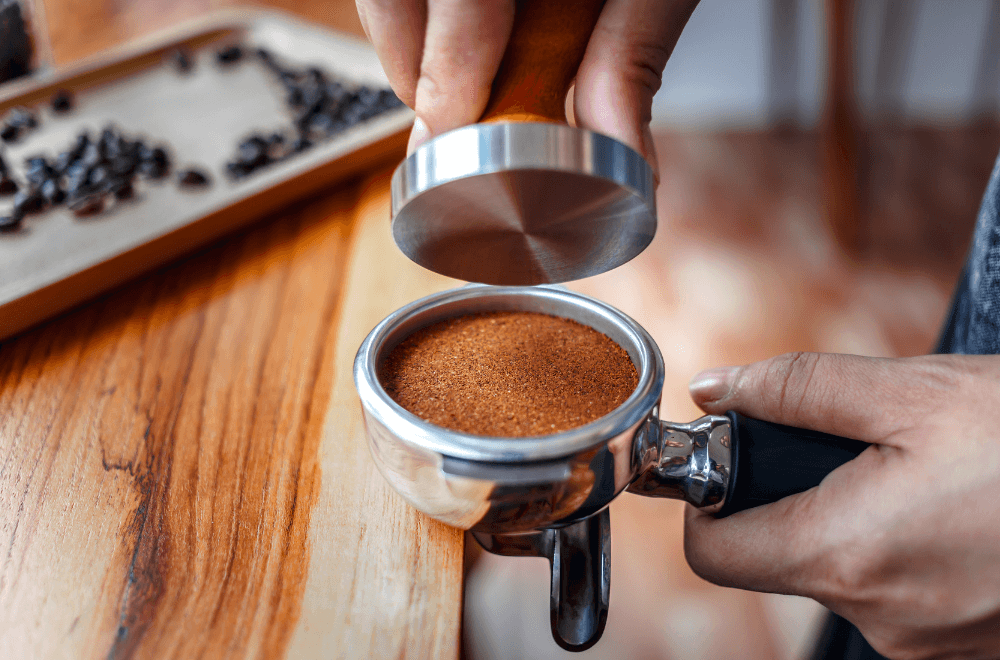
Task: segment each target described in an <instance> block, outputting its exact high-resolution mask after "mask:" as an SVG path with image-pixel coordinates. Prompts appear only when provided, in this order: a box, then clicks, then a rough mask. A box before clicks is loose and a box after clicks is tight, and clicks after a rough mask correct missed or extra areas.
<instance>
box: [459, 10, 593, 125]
mask: <svg viewBox="0 0 1000 660" xmlns="http://www.w3.org/2000/svg"><path fill="white" fill-rule="evenodd" d="M603 7H604V0H517V8H516V10H515V13H514V27H513V29H512V30H511V34H510V41H509V42H508V44H507V50H506V51H505V52H504V54H503V60H502V61H501V62H500V70H499V71H497V75H496V78H494V80H493V90H492V91H491V92H490V100H489V101H488V102H487V104H486V110H485V111H484V112H483V116H482V118H480V120H479V121H481V122H482V121H486V122H501V121H540V122H550V123H559V124H565V123H566V94H567V93H568V92H569V88H570V85H572V84H573V79H574V78H575V77H576V72H577V69H579V68H580V62H582V61H583V54H584V52H585V51H586V50H587V43H588V42H589V41H590V35H591V33H592V32H593V31H594V26H595V25H597V17H598V16H600V14H601V9H603Z"/></svg>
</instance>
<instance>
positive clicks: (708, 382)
mask: <svg viewBox="0 0 1000 660" xmlns="http://www.w3.org/2000/svg"><path fill="white" fill-rule="evenodd" d="M739 370H740V368H739V367H718V368H716V369H706V370H705V371H702V372H699V373H697V374H695V376H694V378H692V379H691V382H690V383H688V391H689V392H691V398H693V399H694V400H695V402H698V403H708V402H711V401H719V400H720V399H724V398H726V397H727V396H729V393H730V392H731V391H732V389H733V384H734V383H735V382H736V374H737V373H738V372H739Z"/></svg>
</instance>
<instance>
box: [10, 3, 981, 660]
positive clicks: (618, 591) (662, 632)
mask: <svg viewBox="0 0 1000 660" xmlns="http://www.w3.org/2000/svg"><path fill="white" fill-rule="evenodd" d="M5 1H6V0H4V1H0V5H2V4H5ZM31 4H33V13H34V15H35V16H36V18H37V19H38V20H37V21H36V22H37V23H39V25H38V35H39V38H40V40H41V41H42V43H41V44H40V48H41V51H40V52H42V53H43V58H42V59H43V60H45V61H46V62H50V63H54V64H55V65H61V64H66V63H68V62H71V61H73V60H76V59H79V58H81V57H85V56H88V55H91V54H94V53H96V52H99V51H101V50H103V49H105V48H108V47H111V46H114V45H116V44H119V43H121V42H123V41H126V40H129V39H133V38H136V37H139V36H141V35H143V34H146V33H148V32H151V31H154V30H156V29H159V28H163V27H166V26H169V25H171V24H174V23H176V22H178V21H180V20H183V19H188V18H193V17H196V16H198V15H200V14H202V13H205V12H207V11H209V10H211V9H213V8H217V7H220V6H232V5H235V4H240V3H239V2H224V1H221V0H130V1H129V2H120V1H119V0H94V1H89V2H80V1H79V0H45V2H44V3H43V2H42V1H41V0H37V1H36V2H34V3H29V6H30V5H31ZM263 4H266V5H267V6H271V7H275V8H278V9H282V10H285V11H289V12H293V13H296V14H299V15H301V16H304V17H305V18H308V19H310V20H314V21H317V22H319V23H322V24H325V25H328V26H330V27H332V28H335V29H338V30H343V31H346V32H350V33H353V34H356V35H359V36H362V37H363V33H362V31H361V26H360V23H359V22H358V19H357V14H356V11H355V7H354V3H353V2H352V1H351V0H274V1H273V2H266V3H263ZM636 20H641V17H636ZM80 24H86V25H87V29H86V30H81V29H79V27H78V26H79V25H80ZM46 33H47V35H48V36H45V35H46ZM49 44H51V48H50V46H49ZM42 63H43V64H44V63H45V62H42ZM998 104H1000V2H997V1H993V0H854V1H850V0H702V3H701V5H700V7H699V8H698V9H697V10H696V11H695V13H694V16H693V17H692V19H691V22H690V24H689V26H688V28H687V30H686V31H685V32H684V34H683V36H682V37H681V40H680V42H679V43H678V46H677V49H676V51H675V53H674V55H673V57H672V59H671V61H670V63H669V64H668V66H667V69H666V72H665V74H664V81H663V87H662V89H661V91H660V93H659V94H658V96H657V99H656V104H655V107H654V113H653V116H654V125H655V133H656V136H657V149H658V154H659V160H660V163H659V166H660V171H661V178H662V183H661V186H660V189H659V193H658V204H659V218H660V228H659V231H658V235H657V237H656V239H655V241H654V243H653V244H652V246H651V247H650V248H649V249H648V250H647V251H646V252H645V253H644V254H643V255H641V257H639V258H637V259H636V260H634V261H633V262H631V263H629V264H627V265H626V266H624V267H622V268H620V269H618V270H616V271H614V272H611V273H608V274H605V275H602V276H600V277H596V278H592V279H590V280H585V281H582V282H579V283H576V284H575V285H574V288H577V289H579V290H581V291H584V292H586V293H588V294H591V295H594V296H597V297H599V298H601V299H603V300H606V301H608V302H610V303H611V304H613V305H615V306H617V307H618V308H620V309H622V310H623V311H625V312H626V313H628V314H630V315H631V316H633V317H634V318H635V319H637V320H638V321H639V322H640V323H641V324H642V325H644V326H645V327H646V328H647V329H648V330H649V331H650V332H651V334H652V335H653V336H654V338H655V339H656V341H657V343H658V344H659V345H660V347H661V349H662V350H663V352H664V358H665V360H666V364H667V374H668V376H667V382H666V386H665V389H664V394H663V405H662V411H663V414H664V416H665V417H667V418H671V419H674V420H677V421H687V420H690V419H693V418H695V417H697V416H698V415H699V414H700V413H699V411H698V410H697V409H696V408H695V407H694V406H693V405H692V404H691V402H690V400H689V399H688V397H687V391H686V385H687V381H688V379H689V378H690V377H691V376H692V375H693V374H694V373H695V372H697V371H698V370H700V369H702V368H706V367H710V366H717V365H722V364H738V363H745V362H748V361H752V360H757V359H762V358H765V357H768V356H771V355H774V354H778V353H783V352H787V351H792V350H816V351H838V352H850V353H857V354H864V355H879V356H901V355H915V354H920V353H924V352H927V351H929V350H931V348H932V347H933V345H934V342H935V338H936V335H937V332H938V330H939V327H940V326H941V323H942V318H943V315H944V313H945V309H946V306H947V303H948V299H949V295H950V290H951V288H952V286H953V284H954V282H955V280H956V278H957V276H958V273H959V270H960V268H961V265H962V260H963V258H964V255H965V252H966V249H967V247H968V245H969V240H970V236H971V230H972V227H973V225H974V222H975V219H976V213H977V208H978V205H979V200H980V197H981V195H982V192H983V190H984V187H985V184H986V181H987V178H988V176H989V173H990V170H991V168H992V165H993V160H994V158H995V157H996V154H997V149H998V146H1000V126H998V116H997V108H998ZM682 517H683V506H682V505H680V504H677V503H673V502H666V501H662V502H661V501H654V500H650V499H643V498H638V497H634V496H624V497H622V498H619V500H618V501H616V502H615V504H614V505H613V506H612V525H613V527H614V533H613V538H614V547H613V561H612V567H613V568H612V572H613V580H612V582H613V589H612V595H611V599H612V602H611V614H610V619H609V623H608V628H607V632H606V633H605V637H604V640H603V641H602V642H601V643H600V644H599V645H598V646H597V647H595V648H594V649H592V650H590V651H588V652H587V653H585V654H582V655H579V656H577V657H580V658H581V659H582V658H620V657H630V658H636V659H649V660H653V659H668V658H686V659H688V660H698V659H701V658H706V659H707V658H713V659H722V658H745V659H757V658H761V659H763V658H768V659H771V658H777V659H786V658H787V659H791V658H801V657H807V656H808V651H809V649H810V648H811V645H812V643H813V640H814V638H815V635H816V633H817V626H818V623H819V621H820V619H821V617H822V614H823V613H822V609H821V608H820V607H819V606H818V605H817V604H815V603H813V602H812V601H808V600H806V599H800V598H793V597H780V596H771V595H760V594H752V593H745V592H739V591H733V590H727V589H721V588H717V587H713V586H712V585H709V584H707V583H705V582H703V581H702V580H700V579H699V578H697V577H696V576H694V575H693V574H692V573H691V572H690V570H689V569H688V568H687V565H686V563H685V561H684V556H683V549H682V536H681V533H682ZM468 545H469V547H468V549H467V581H466V604H465V619H464V640H465V642H464V647H465V648H464V654H465V656H466V657H467V658H469V659H470V660H487V659H493V658H553V657H561V656H567V657H568V656H569V654H565V653H564V652H562V651H561V650H559V649H558V648H557V647H556V645H555V644H554V642H552V640H551V637H550V634H549V630H548V612H547V610H548V568H547V564H546V562H545V561H544V560H531V559H509V558H500V557H494V556H490V555H486V554H484V553H482V552H479V551H477V549H476V547H475V546H474V544H473V543H472V542H471V541H470V543H469V544H468Z"/></svg>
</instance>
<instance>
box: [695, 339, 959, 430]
mask: <svg viewBox="0 0 1000 660" xmlns="http://www.w3.org/2000/svg"><path fill="white" fill-rule="evenodd" d="M960 383H961V378H960V374H959V373H958V372H957V371H956V370H955V369H954V368H953V361H952V360H950V359H949V356H926V357H920V358H904V359H884V358H869V357H860V356H856V355H839V354H832V353H789V354H787V355H781V356H778V357H775V358H771V359H770V360H764V361H763V362H756V363H754V364H750V365H747V366H745V367H724V368H720V369H711V370H708V371H703V372H701V373H699V374H697V375H696V376H695V377H694V378H692V379H691V382H690V384H689V386H688V387H689V389H690V391H691V397H692V398H693V399H694V401H695V403H697V404H698V405H699V406H700V407H701V408H702V409H703V410H705V411H706V412H709V413H722V412H725V411H727V410H735V411H737V412H740V413H743V414H744V415H748V416H750V417H755V418H758V419H762V420H765V421H769V422H777V423H779V424H787V425H789V426H795V427H800V428H806V429H812V430H815V431H822V432H824V433H833V434H835V435H842V436H845V437H848V438H854V439H856V440H863V441H865V442H873V443H879V444H885V443H889V444H896V445H898V444H899V442H901V441H903V440H906V439H907V438H908V437H909V436H910V435H911V434H909V433H907V431H910V430H912V429H915V428H918V427H919V425H920V423H921V421H922V420H923V419H925V418H926V417H927V415H929V414H930V413H931V412H933V411H935V410H937V409H938V408H940V407H941V406H942V405H947V403H948V401H953V400H954V397H955V396H956V395H957V392H958V389H959V386H960Z"/></svg>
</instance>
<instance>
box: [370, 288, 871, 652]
mask: <svg viewBox="0 0 1000 660" xmlns="http://www.w3.org/2000/svg"><path fill="white" fill-rule="evenodd" d="M492 311H529V312H541V313H543V314H551V315H554V316H561V317H564V318H570V319H573V320H575V321H578V322H580V323H583V324H585V325H588V326H590V327H592V328H594V329H595V330H597V331H599V332H602V333H604V334H605V335H607V336H608V337H610V338H611V339H613V340H614V341H615V342H617V343H618V345H619V346H621V347H622V348H623V349H624V350H625V352H626V353H628V356H629V358H630V359H631V360H632V363H633V364H634V365H635V368H636V371H637V372H638V374H639V384H638V386H637V387H636V389H635V391H634V392H633V393H632V395H631V396H630V397H629V398H628V399H627V400H626V401H625V402H624V403H623V404H622V405H621V406H619V407H618V408H617V409H616V410H614V411H613V412H611V413H610V414H608V415H606V416H604V417H602V418H601V419H598V420H596V421H594V422H591V423H589V424H586V425H585V426H581V427H579V428H575V429H571V430H569V431H564V432H562V433H554V434H552V435H547V436H537V437H529V438H496V437H485V436H476V435H470V434H467V433H459V432H457V431H452V430H449V429H445V428H442V427H439V426H435V425H433V424H430V423H429V422H426V421H424V420H422V419H420V418H419V417H417V416H416V415H413V414H412V413H410V412H407V411H406V410H404V409H403V408H401V407H400V406H399V405H398V404H396V403H395V402H394V401H393V400H392V399H391V398H390V397H389V395H388V394H386V392H385V390H384V389H383V388H382V385H381V384H380V383H379V380H378V365H379V363H380V361H381V360H382V359H384V358H385V356H386V355H387V354H388V353H389V352H390V351H391V350H392V349H393V348H395V346H396V345H398V344H399V342H401V341H402V340H403V339H404V338H405V337H407V336H409V335H410V334H412V333H413V332H414V331H416V330H418V329H420V328H422V327H426V326H428V325H430V324H432V323H435V322H437V321H440V320H442V319H446V318H451V317H455V316H462V315H466V314H476V313H480V312H492ZM663 378H664V373H663V357H662V355H661V354H660V350H659V348H657V346H656V344H655V343H654V342H653V339H652V338H651V337H650V336H649V334H648V333H647V332H646V331H645V330H643V329H642V327H640V326H639V325H638V324H637V323H636V322H635V321H633V320H632V319H630V318H629V317H627V316H626V315H624V314H622V313H621V312H619V311H618V310H616V309H614V308H613V307H611V306H609V305H606V304H604V303H601V302H599V301H597V300H594V299H592V298H588V297H587V296H583V295H580V294H577V293H572V292H570V291H566V290H564V289H561V288H554V287H491V286H466V287H463V288H460V289H454V290H452V291H445V292H443V293H438V294H435V295H432V296H429V297H427V298H424V299H422V300H418V301H416V302H414V303H411V304H409V305H407V306H405V307H403V308H402V309H400V310H398V311H396V312H394V313H393V314H391V315H390V316H389V317H387V318H386V319H385V320H383V321H382V322H381V323H379V324H378V326H376V327H375V329H374V330H372V331H371V333H370V334H369V335H368V337H367V338H366V339H365V341H364V343H363V344H362V345H361V348H360V349H359V350H358V355H357V358H356V360H355V362H354V382H355V385H356V386H357V388H358V394H359V395H360V397H361V403H362V407H363V410H364V418H365V427H366V430H367V433H368V441H369V446H370V448H371V453H372V456H373V458H374V460H375V463H376V465H377V466H378V468H379V470H380V471H381V472H382V474H383V475H384V476H385V478H386V479H387V480H388V481H389V483H390V484H391V485H392V486H393V487H394V488H395V489H396V490H397V491H398V492H399V493H400V494H401V495H402V496H403V497H404V498H405V499H406V500H407V501H409V502H410V503H411V504H412V505H413V506H414V507H416V508H417V509H419V510H421V511H423V512H424V513H426V514H428V515H430V516H432V517H434V518H437V519H438V520H441V521H443V522H445V523H447V524H449V525H454V526H456V527H460V528H462V529H467V530H472V532H473V535H474V536H475V538H476V540H477V541H479V543H480V544H481V545H482V546H483V547H484V548H485V549H486V550H488V551H490V552H494V553H497V554H501V555H518V556H531V557H547V558H548V559H549V561H550V562H551V567H552V581H551V601H550V604H551V624H552V634H553V637H554V638H555V640H556V642H558V643H559V645H560V646H562V647H563V648H565V649H568V650H571V651H581V650H584V649H587V648H590V647H591V646H593V645H594V644H595V643H596V642H597V640H598V639H599V638H600V636H601V633H602V631H603V630H604V624H605V621H606V620H607V613H608V599H609V594H610V588H611V584H610V575H611V574H610V565H611V564H610V561H611V556H610V550H611V538H610V531H611V527H610V518H609V516H608V509H607V506H608V504H610V503H611V501H612V500H613V499H614V498H615V497H617V496H618V494H619V493H621V492H622V491H624V490H629V491H631V492H633V493H637V494H640V495H648V496H653V497H669V498H674V499H679V500H684V501H686V502H689V503H691V504H693V505H694V506H696V507H700V508H701V509H703V510H705V511H708V512H712V513H715V514H716V515H718V516H725V515H729V514H731V513H735V512H737V511H741V510H743V509H747V508H750V507H754V506H758V505H761V504H767V503H769V502H774V501H776V500H778V499H781V498H782V497H785V496H786V495H790V494H792V493H798V492H802V491H805V490H808V489H809V488H812V487H813V486H815V485H817V484H819V482H820V481H822V479H823V477H825V476H826V475H827V474H828V473H829V472H831V471H832V470H833V469H835V468H836V467H838V466H839V465H842V464H843V463H845V462H847V461H849V460H850V459H852V458H854V457H855V456H857V455H858V454H859V453H861V451H863V450H864V449H865V447H867V445H866V444H865V443H863V442H858V441H856V440H847V439H844V438H838V437H835V436H830V435H826V434H823V433H816V432H812V431H805V430H802V429H794V428H789V427H786V426H781V425H778V424H771V423H768V422H762V421H759V420H755V419H749V418H747V417H743V416H741V415H738V414H736V413H733V412H730V413H727V414H726V415H722V416H714V415H710V416H706V417H702V418H701V419H698V420H695V421H694V422H691V423H690V424H675V423H672V422H665V421H662V420H660V419H659V401H660V390H661V389H662V388H663Z"/></svg>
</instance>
